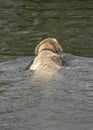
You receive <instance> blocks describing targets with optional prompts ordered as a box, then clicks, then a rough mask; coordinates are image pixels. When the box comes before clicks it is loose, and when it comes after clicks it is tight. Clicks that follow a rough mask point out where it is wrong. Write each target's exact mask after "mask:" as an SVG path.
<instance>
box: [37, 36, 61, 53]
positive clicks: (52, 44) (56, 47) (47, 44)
mask: <svg viewBox="0 0 93 130" xmlns="http://www.w3.org/2000/svg"><path fill="white" fill-rule="evenodd" d="M42 50H51V51H53V52H55V53H59V52H62V47H61V45H60V44H59V43H58V42H57V40H56V39H55V38H46V39H44V40H43V41H41V42H40V43H39V44H38V45H37V46H36V48H35V54H36V55H38V54H39V52H40V51H42Z"/></svg>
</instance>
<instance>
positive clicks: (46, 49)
mask: <svg viewBox="0 0 93 130" xmlns="http://www.w3.org/2000/svg"><path fill="white" fill-rule="evenodd" d="M42 51H52V52H53V53H56V51H54V50H52V49H48V48H45V49H42V50H40V51H39V52H42Z"/></svg>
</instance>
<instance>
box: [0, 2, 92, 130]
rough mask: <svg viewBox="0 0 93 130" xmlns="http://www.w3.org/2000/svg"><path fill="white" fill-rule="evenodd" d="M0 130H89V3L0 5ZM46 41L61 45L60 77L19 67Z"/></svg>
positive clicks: (10, 3)
mask: <svg viewBox="0 0 93 130" xmlns="http://www.w3.org/2000/svg"><path fill="white" fill-rule="evenodd" d="M0 30H1V31H0V130H18V129H19V130H72V129H73V130H78V129H80V130H92V129H93V44H92V42H93V1H87V0H86V1H80V0H75V1H74V0H71V1H69V2H68V1H56V0H55V1H53V2H52V1H51V2H47V1H39V0H34V1H29V0H27V1H25V0H21V1H16V0H6V1H3V0H1V1H0ZM46 37H55V38H57V40H58V41H59V42H60V43H61V44H62V46H63V49H64V53H62V54H61V56H62V57H63V59H64V62H65V64H64V66H63V67H62V69H61V71H60V74H61V77H62V78H58V77H56V79H55V80H53V79H50V80H47V78H46V79H44V80H40V79H35V78H34V77H33V73H32V72H30V71H29V70H26V69H25V68H26V67H27V66H28V64H29V63H30V62H31V61H32V60H33V58H34V48H35V46H36V44H37V43H38V42H40V41H41V40H42V39H44V38H46Z"/></svg>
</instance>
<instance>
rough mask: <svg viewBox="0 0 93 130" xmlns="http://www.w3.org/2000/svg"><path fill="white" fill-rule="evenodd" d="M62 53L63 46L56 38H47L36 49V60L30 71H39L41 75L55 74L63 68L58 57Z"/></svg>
mask: <svg viewBox="0 0 93 130" xmlns="http://www.w3.org/2000/svg"><path fill="white" fill-rule="evenodd" d="M59 52H62V47H61V45H60V44H59V43H58V42H57V40H56V39H54V38H46V39H44V40H43V41H41V42H40V43H39V44H38V45H37V46H36V48H35V55H36V58H35V59H34V61H33V64H32V65H31V66H30V68H29V69H30V70H35V71H38V72H39V73H41V72H42V73H43V72H46V73H49V72H50V71H51V72H55V71H57V70H59V69H60V68H61V65H62V60H61V57H60V56H59V55H58V53H59Z"/></svg>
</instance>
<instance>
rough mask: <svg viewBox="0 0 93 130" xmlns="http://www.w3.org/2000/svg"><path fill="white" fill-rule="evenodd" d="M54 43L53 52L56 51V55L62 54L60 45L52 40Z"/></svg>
mask: <svg viewBox="0 0 93 130" xmlns="http://www.w3.org/2000/svg"><path fill="white" fill-rule="evenodd" d="M54 40H55V41H54V47H55V50H56V52H57V53H58V52H62V50H63V49H62V47H61V45H60V44H59V43H58V42H57V40H56V39H54Z"/></svg>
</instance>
